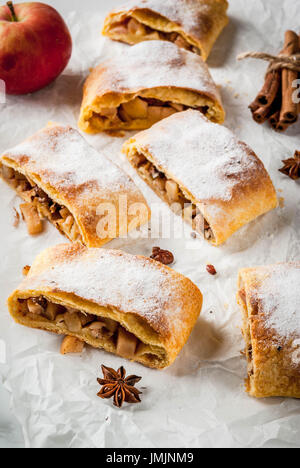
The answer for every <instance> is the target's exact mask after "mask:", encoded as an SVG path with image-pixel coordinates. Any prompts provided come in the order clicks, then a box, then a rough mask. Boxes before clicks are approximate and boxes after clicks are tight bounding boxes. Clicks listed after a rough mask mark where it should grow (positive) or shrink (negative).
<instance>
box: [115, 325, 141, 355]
mask: <svg viewBox="0 0 300 468" xmlns="http://www.w3.org/2000/svg"><path fill="white" fill-rule="evenodd" d="M137 344H138V339H137V338H136V337H135V336H134V335H133V334H132V333H129V332H128V331H126V330H125V329H124V328H123V327H119V331H118V342H117V354H119V356H122V357H124V358H127V359H132V358H133V357H134V355H135V351H136V348H137Z"/></svg>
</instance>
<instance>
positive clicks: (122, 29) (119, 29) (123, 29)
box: [112, 24, 127, 36]
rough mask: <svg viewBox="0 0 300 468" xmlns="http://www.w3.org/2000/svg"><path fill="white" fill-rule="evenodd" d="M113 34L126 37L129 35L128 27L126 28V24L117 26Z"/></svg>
mask: <svg viewBox="0 0 300 468" xmlns="http://www.w3.org/2000/svg"><path fill="white" fill-rule="evenodd" d="M112 32H113V33H114V34H115V35H116V36H124V35H127V26H125V24H118V25H117V26H115V27H114V28H113V29H112Z"/></svg>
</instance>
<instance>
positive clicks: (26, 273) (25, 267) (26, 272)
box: [22, 265, 31, 276]
mask: <svg viewBox="0 0 300 468" xmlns="http://www.w3.org/2000/svg"><path fill="white" fill-rule="evenodd" d="M30 268H31V267H30V266H29V265H26V266H24V268H23V270H22V273H23V275H24V276H27V275H28V273H29V272H30Z"/></svg>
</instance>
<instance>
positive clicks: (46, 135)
mask: <svg viewBox="0 0 300 468" xmlns="http://www.w3.org/2000/svg"><path fill="white" fill-rule="evenodd" d="M0 176H1V177H2V179H3V180H4V181H5V182H7V183H8V184H9V185H10V186H11V187H12V188H13V189H14V190H16V192H17V193H18V195H19V196H20V197H21V198H22V199H23V200H24V201H25V202H26V203H25V204H23V205H21V207H20V208H21V211H22V214H23V217H24V219H25V220H26V222H27V226H28V231H29V233H30V234H37V233H38V232H40V227H41V226H40V224H41V222H40V219H44V218H45V219H48V220H49V221H50V222H51V223H52V224H53V225H54V226H55V227H56V228H57V229H58V230H59V231H60V232H61V233H62V234H64V235H65V236H66V237H67V238H68V239H69V240H71V241H79V242H82V243H83V244H85V245H87V246H88V247H100V246H101V245H103V244H105V243H106V242H108V241H109V240H111V239H114V238H115V237H118V236H119V235H126V233H127V232H129V231H130V230H132V229H134V228H137V227H139V226H140V225H142V224H144V223H146V222H147V221H148V219H149V216H150V211H149V208H148V207H147V203H146V201H145V199H144V197H143V195H142V194H141V192H140V191H139V189H138V188H137V187H136V185H135V184H134V182H133V181H132V180H131V179H130V178H129V176H127V174H125V172H123V171H122V170H121V169H119V168H118V167H117V166H115V165H114V164H113V163H112V162H111V161H110V160H108V159H107V158H106V157H105V156H103V155H102V154H100V153H98V152H97V151H96V150H95V149H94V148H92V147H91V146H90V145H89V144H88V143H87V142H86V141H85V140H84V138H82V136H81V135H80V134H79V133H78V132H77V130H75V129H73V128H71V127H63V126H59V125H55V124H53V125H52V124H50V125H49V126H48V127H46V128H44V129H42V130H41V131H39V132H38V133H36V134H35V135H33V136H32V137H31V138H28V139H27V140H25V141H24V142H23V143H21V144H20V145H18V146H16V147H15V148H12V149H11V150H8V151H6V152H5V153H4V154H3V155H2V156H1V158H0ZM125 198H126V205H125V206H127V208H126V207H125V211H124V213H123V212H122V213H121V210H122V209H123V204H122V203H121V200H123V199H125ZM134 208H136V209H139V213H137V212H135V213H134V211H135V210H134ZM121 214H122V215H121ZM107 225H108V228H107Z"/></svg>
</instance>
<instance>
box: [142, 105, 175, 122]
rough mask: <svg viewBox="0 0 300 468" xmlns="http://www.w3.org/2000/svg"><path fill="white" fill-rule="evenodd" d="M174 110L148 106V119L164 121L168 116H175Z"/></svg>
mask: <svg viewBox="0 0 300 468" xmlns="http://www.w3.org/2000/svg"><path fill="white" fill-rule="evenodd" d="M175 112H176V111H175V109H172V108H171V107H161V106H149V107H148V117H149V119H150V120H151V121H154V122H158V121H159V120H162V119H166V118H167V117H170V115H173V114H175Z"/></svg>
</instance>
